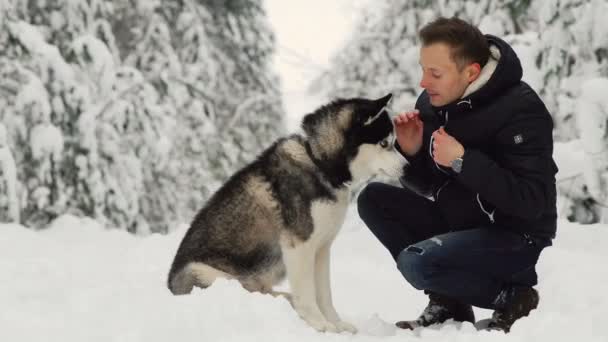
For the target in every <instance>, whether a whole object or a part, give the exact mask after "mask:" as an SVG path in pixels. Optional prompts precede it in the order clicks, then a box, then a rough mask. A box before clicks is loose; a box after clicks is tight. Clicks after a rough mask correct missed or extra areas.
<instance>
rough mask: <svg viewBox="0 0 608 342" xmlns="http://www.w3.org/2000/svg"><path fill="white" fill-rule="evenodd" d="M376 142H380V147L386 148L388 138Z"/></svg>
mask: <svg viewBox="0 0 608 342" xmlns="http://www.w3.org/2000/svg"><path fill="white" fill-rule="evenodd" d="M378 144H380V147H382V148H387V147H388V140H386V139H384V140H382V141H381V142H379V143H378Z"/></svg>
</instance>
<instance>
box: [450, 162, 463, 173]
mask: <svg viewBox="0 0 608 342" xmlns="http://www.w3.org/2000/svg"><path fill="white" fill-rule="evenodd" d="M450 166H451V167H452V170H454V172H456V173H460V171H462V158H456V159H454V160H452V163H451V164H450Z"/></svg>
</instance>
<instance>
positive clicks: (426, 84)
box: [420, 76, 429, 89]
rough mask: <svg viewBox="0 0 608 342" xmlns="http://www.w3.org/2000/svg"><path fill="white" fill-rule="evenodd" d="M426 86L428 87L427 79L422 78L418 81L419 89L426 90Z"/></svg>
mask: <svg viewBox="0 0 608 342" xmlns="http://www.w3.org/2000/svg"><path fill="white" fill-rule="evenodd" d="M428 86H429V81H428V79H427V77H425V76H422V79H420V87H421V88H424V89H427V88H428Z"/></svg>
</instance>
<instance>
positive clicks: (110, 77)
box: [0, 0, 283, 234]
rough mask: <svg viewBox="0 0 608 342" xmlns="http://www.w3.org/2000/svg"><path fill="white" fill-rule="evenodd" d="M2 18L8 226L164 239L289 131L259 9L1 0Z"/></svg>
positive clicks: (0, 80) (254, 5) (0, 89)
mask: <svg viewBox="0 0 608 342" xmlns="http://www.w3.org/2000/svg"><path fill="white" fill-rule="evenodd" d="M7 1H8V2H7ZM0 20H1V21H0V28H1V29H0V75H1V77H0V116H1V117H2V123H3V127H1V130H0V138H1V139H0V141H2V142H3V145H2V146H3V149H4V150H5V151H3V154H2V155H3V157H4V158H3V178H4V182H3V184H4V186H3V189H2V194H3V198H2V201H1V204H2V208H3V212H2V218H3V219H4V220H13V221H18V222H21V223H23V224H24V225H26V226H29V227H37V228H40V227H44V226H45V225H47V224H48V223H49V222H50V221H52V220H53V219H54V218H56V217H57V216H59V215H61V214H64V213H70V214H73V215H77V216H81V215H82V216H88V217H92V218H95V219H96V220H99V221H100V222H102V223H103V224H104V225H106V226H108V227H117V228H120V229H126V230H128V231H130V232H133V233H140V234H146V233H148V232H166V231H167V230H168V229H170V227H171V226H173V225H175V224H176V223H177V222H179V221H181V220H187V219H188V218H189V217H190V216H192V215H193V213H194V211H196V210H197V209H198V208H199V207H200V206H201V204H202V203H203V202H204V200H205V199H206V198H207V197H208V196H209V195H210V194H211V193H212V192H213V191H214V190H215V189H216V188H217V187H218V186H219V185H220V184H221V182H223V181H224V180H226V178H227V176H229V175H230V174H231V173H232V172H234V171H235V170H236V169H237V168H238V167H240V166H242V165H243V164H244V163H246V162H248V161H250V160H252V159H253V158H254V157H255V155H256V154H257V153H258V152H259V151H260V150H261V149H262V148H263V147H265V146H267V145H269V144H270V143H271V142H272V141H273V140H274V139H275V138H276V137H277V136H278V135H279V134H280V133H281V132H282V131H283V128H282V127H283V124H282V105H281V96H280V92H279V88H278V84H279V83H278V80H277V79H278V78H277V75H276V73H275V72H273V69H272V65H271V63H270V62H271V57H272V54H273V44H274V36H273V32H272V31H271V29H270V28H269V25H268V21H267V19H266V16H265V13H264V9H263V7H262V3H261V2H260V1H257V0H242V1H198V0H183V1H182V0H158V1H150V0H116V1H106V0H86V1H85V0H29V1H27V0H2V2H0ZM7 149H8V150H10V153H9V152H8V151H6V150H7Z"/></svg>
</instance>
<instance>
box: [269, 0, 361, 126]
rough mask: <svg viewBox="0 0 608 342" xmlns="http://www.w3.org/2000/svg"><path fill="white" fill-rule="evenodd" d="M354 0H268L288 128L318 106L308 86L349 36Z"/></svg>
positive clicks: (355, 3) (355, 9) (355, 12)
mask: <svg viewBox="0 0 608 342" xmlns="http://www.w3.org/2000/svg"><path fill="white" fill-rule="evenodd" d="M363 3H364V1H362V0H359V1H353V0H331V1H327V0H308V1H303V0H300V1H293V0H289V1H285V0H266V9H267V11H268V16H269V19H270V23H271V25H272V26H273V27H274V29H275V33H276V38H277V55H276V58H275V66H276V70H277V71H278V72H279V74H280V76H281V79H282V89H283V101H284V104H285V109H286V111H287V129H288V131H290V132H292V131H294V130H296V129H297V127H298V126H299V124H300V123H299V121H300V119H301V117H302V116H303V115H305V114H307V113H309V112H312V111H313V110H314V109H316V108H317V107H318V106H319V105H320V104H321V103H320V101H321V100H320V99H316V98H312V97H309V96H308V95H307V94H306V93H305V90H306V87H307V86H308V84H309V82H310V81H311V80H312V78H314V76H316V75H318V73H319V72H321V71H322V70H324V69H325V68H327V65H328V63H329V59H330V57H331V55H332V53H334V52H335V51H336V49H337V48H339V47H340V45H341V44H342V43H343V41H344V39H346V38H347V37H348V34H349V32H350V30H351V27H352V25H353V24H354V23H355V20H356V15H357V8H358V7H359V6H362V4H363Z"/></svg>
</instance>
